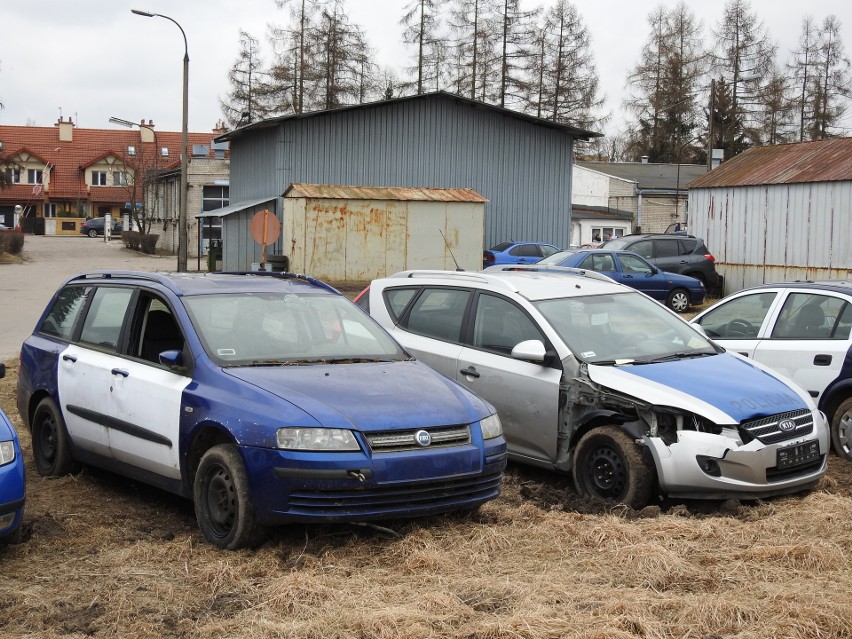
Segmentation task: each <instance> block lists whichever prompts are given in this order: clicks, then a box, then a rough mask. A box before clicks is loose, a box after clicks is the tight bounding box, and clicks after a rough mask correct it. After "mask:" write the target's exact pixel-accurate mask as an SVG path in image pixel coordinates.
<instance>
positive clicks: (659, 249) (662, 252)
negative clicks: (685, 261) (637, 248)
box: [640, 240, 681, 257]
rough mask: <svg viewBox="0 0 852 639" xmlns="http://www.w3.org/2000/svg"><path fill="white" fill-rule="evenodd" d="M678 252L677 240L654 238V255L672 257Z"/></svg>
mask: <svg viewBox="0 0 852 639" xmlns="http://www.w3.org/2000/svg"><path fill="white" fill-rule="evenodd" d="M680 254H681V253H680V247H679V246H678V242H677V240H656V246H655V251H654V257H674V256H675V255H680ZM640 255H641V253H640ZM643 257H645V256H643Z"/></svg>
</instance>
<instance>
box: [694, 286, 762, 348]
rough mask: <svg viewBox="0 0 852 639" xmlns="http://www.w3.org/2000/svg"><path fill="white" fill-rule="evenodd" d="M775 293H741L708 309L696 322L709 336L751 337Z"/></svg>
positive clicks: (756, 331) (728, 337)
mask: <svg viewBox="0 0 852 639" xmlns="http://www.w3.org/2000/svg"><path fill="white" fill-rule="evenodd" d="M777 295H778V293H775V292H770V291H767V292H764V293H754V294H752V295H743V296H742V297H738V298H736V299H733V300H731V301H729V302H727V303H725V304H722V305H721V306H719V307H718V308H716V309H714V310H712V311H710V312H709V313H707V314H706V315H705V316H704V317H702V318H701V319H700V320H699V321H698V323H699V324H700V325H701V326H702V327H703V328H704V332H705V333H707V336H708V337H711V338H712V337H719V338H724V339H753V338H755V337H757V333H758V331H760V327H761V326H762V325H763V320H764V319H765V318H766V314H767V313H768V312H769V308H770V307H771V306H772V302H773V301H774V300H775V298H776V296H777Z"/></svg>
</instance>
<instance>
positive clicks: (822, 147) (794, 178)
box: [688, 138, 852, 189]
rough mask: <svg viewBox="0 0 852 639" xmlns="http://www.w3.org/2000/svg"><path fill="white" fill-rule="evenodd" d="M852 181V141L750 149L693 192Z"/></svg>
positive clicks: (702, 179)
mask: <svg viewBox="0 0 852 639" xmlns="http://www.w3.org/2000/svg"><path fill="white" fill-rule="evenodd" d="M844 180H852V138H836V139H833V140H821V141H819V142H800V143H797V144H777V145H774V146H761V147H755V148H752V149H748V150H747V151H745V152H743V153H741V154H740V155H738V156H736V157H734V158H732V159H730V160H728V161H727V162H723V163H722V164H720V165H719V166H718V167H717V168H715V169H713V170H712V171H711V172H710V173H708V174H707V175H705V176H703V177H700V178H698V179H697V180H695V181H694V182H690V184H689V187H688V188H690V189H707V188H713V187H719V186H756V185H760V184H801V183H805V182H839V181H844Z"/></svg>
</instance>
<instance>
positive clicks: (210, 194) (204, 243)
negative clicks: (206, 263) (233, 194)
mask: <svg viewBox="0 0 852 639" xmlns="http://www.w3.org/2000/svg"><path fill="white" fill-rule="evenodd" d="M229 191H230V187H227V186H218V185H205V186H204V188H203V190H202V195H201V197H202V202H201V208H202V210H203V211H215V210H216V209H221V208H222V207H223V206H228V203H229V201H230V199H229V198H230V193H229ZM199 228H200V233H199V238H198V239H199V243H200V247H201V253H202V254H203V255H206V254H207V248H208V246H209V244H210V240H221V239H222V218H221V217H208V218H204V219H203V220H202V221H201V225H200V227H199Z"/></svg>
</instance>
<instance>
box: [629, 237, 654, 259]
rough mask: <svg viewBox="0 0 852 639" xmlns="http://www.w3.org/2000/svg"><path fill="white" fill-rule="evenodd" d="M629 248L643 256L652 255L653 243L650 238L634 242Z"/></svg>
mask: <svg viewBox="0 0 852 639" xmlns="http://www.w3.org/2000/svg"><path fill="white" fill-rule="evenodd" d="M630 250H631V251H633V252H634V253H638V254H639V255H641V256H642V257H644V258H652V257H654V245H653V244H652V243H651V240H642V241H640V242H636V244H633V245H631V246H630Z"/></svg>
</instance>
